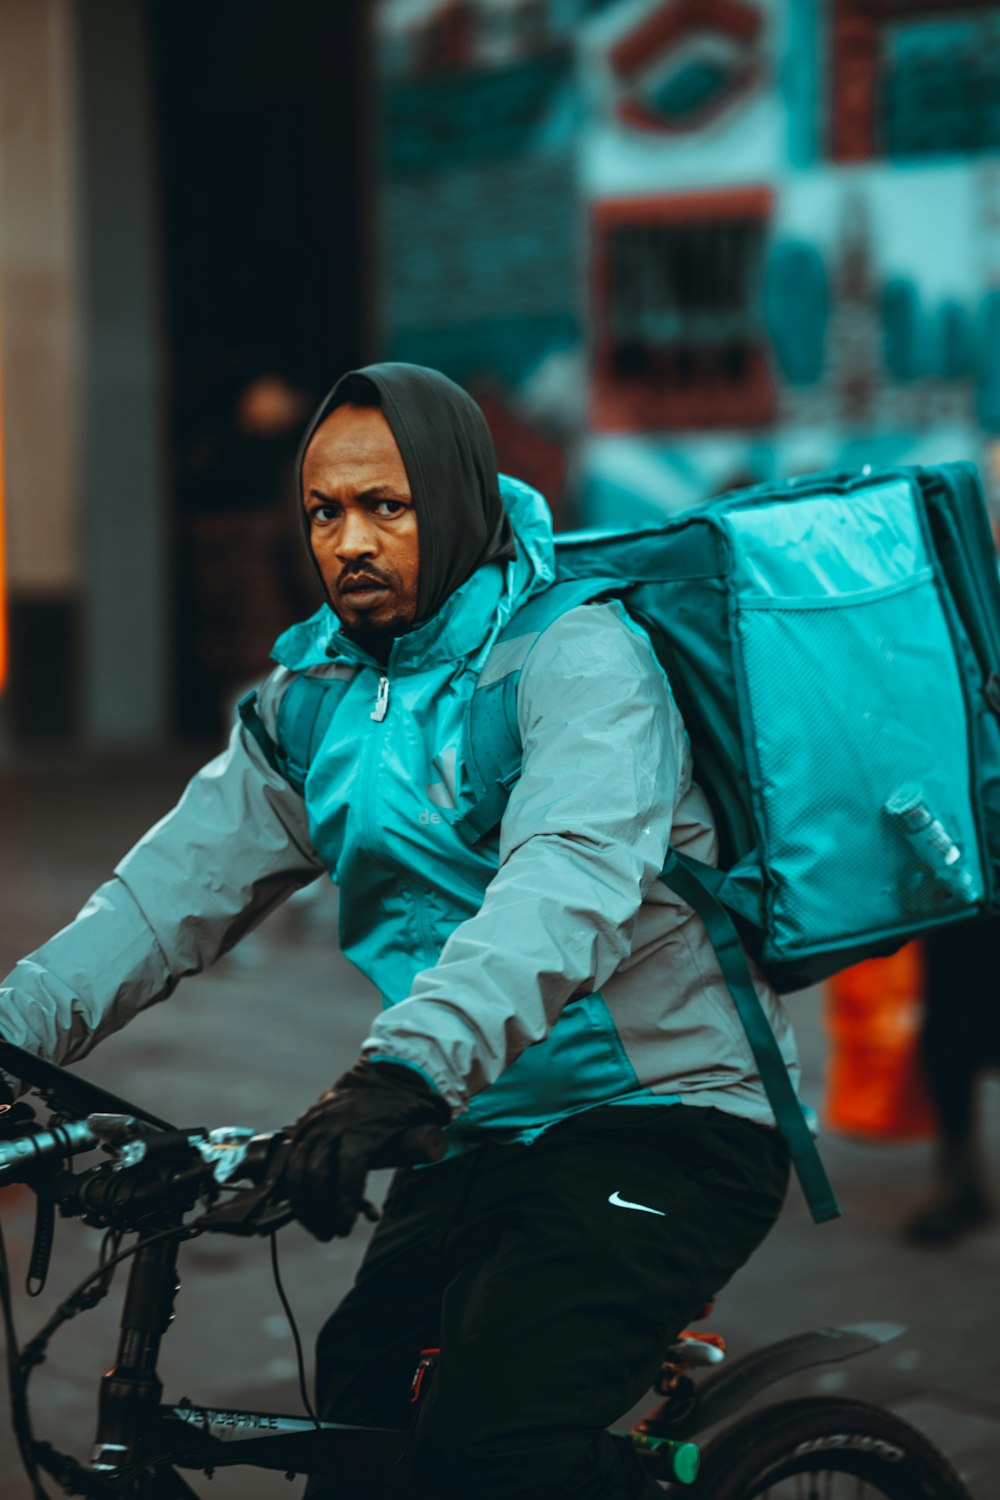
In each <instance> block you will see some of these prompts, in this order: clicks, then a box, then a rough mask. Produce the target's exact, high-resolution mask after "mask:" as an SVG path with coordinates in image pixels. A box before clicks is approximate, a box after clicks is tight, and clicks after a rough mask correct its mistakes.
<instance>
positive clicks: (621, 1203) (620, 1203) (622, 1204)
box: [608, 1188, 667, 1219]
mask: <svg viewBox="0 0 1000 1500" xmlns="http://www.w3.org/2000/svg"><path fill="white" fill-rule="evenodd" d="M608 1202H609V1203H613V1204H614V1205H615V1208H637V1209H638V1210H639V1212H640V1213H641V1214H659V1216H660V1218H661V1219H665V1218H666V1217H667V1216H666V1214H665V1213H664V1211H663V1209H662V1208H647V1207H646V1205H645V1203H630V1202H629V1201H628V1199H627V1198H620V1197H619V1196H618V1189H617V1188H615V1191H614V1192H613V1193H612V1194H611V1197H610V1198H609V1199H608Z"/></svg>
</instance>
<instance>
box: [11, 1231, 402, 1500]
mask: <svg viewBox="0 0 1000 1500" xmlns="http://www.w3.org/2000/svg"><path fill="white" fill-rule="evenodd" d="M149 1239H150V1242H149V1243H146V1242H143V1243H141V1244H140V1246H139V1248H138V1249H137V1251H136V1253H135V1256H134V1258H133V1260H132V1264H131V1268H130V1271H129V1278H128V1286H127V1289H126V1293H125V1300H124V1307H123V1311H122V1319H121V1330H120V1334H119V1340H118V1352H117V1357H116V1360H115V1363H114V1365H113V1366H112V1368H111V1369H110V1370H109V1371H108V1372H107V1374H105V1375H104V1376H102V1378H101V1385H100V1396H99V1400H98V1419H97V1437H96V1441H95V1446H94V1456H93V1459H92V1461H91V1466H90V1472H91V1473H93V1474H96V1475H99V1476H101V1477H102V1478H104V1479H105V1480H109V1481H113V1480H114V1479H115V1478H116V1477H119V1476H122V1475H124V1474H125V1473H126V1472H132V1471H134V1470H135V1468H136V1467H137V1466H141V1467H145V1466H147V1465H158V1464H160V1463H162V1464H165V1465H169V1466H170V1467H172V1468H182V1469H214V1468H222V1467H226V1466H231V1465H234V1464H252V1465H253V1466H255V1467H256V1468H262V1469H276V1470H280V1471H283V1472H285V1473H296V1474H338V1475H340V1476H341V1477H344V1478H352V1477H353V1478H357V1479H360V1480H367V1481H369V1482H370V1480H371V1478H372V1475H373V1473H374V1472H378V1473H379V1474H380V1475H382V1474H384V1475H388V1472H389V1471H390V1470H394V1471H396V1472H397V1473H398V1475H399V1477H400V1481H401V1482H402V1481H403V1479H404V1477H405V1472H406V1469H407V1465H406V1464H405V1455H406V1448H407V1442H406V1433H405V1432H402V1431H400V1430H398V1429H391V1428H381V1427H360V1426H352V1425H348V1424H343V1423H337V1422H321V1423H319V1425H318V1426H317V1425H316V1424H314V1423H313V1422H312V1421H311V1420H310V1419H309V1418H308V1417H297V1416H287V1415H282V1414H279V1413H276V1412H258V1411H235V1410H228V1409H221V1408H218V1407H205V1406H196V1405H194V1404H193V1403H192V1402H190V1401H188V1400H187V1399H182V1400H181V1401H180V1402H179V1403H178V1405H176V1406H172V1405H168V1404H163V1403H162V1402H161V1399H160V1398H161V1396H162V1391H163V1387H162V1382H161V1381H160V1378H159V1376H158V1374H157V1371H156V1366H157V1360H158V1356H159V1349H160V1341H161V1339H162V1337H163V1334H164V1333H165V1332H166V1330H167V1328H168V1327H169V1325H170V1323H171V1321H172V1319H173V1302H174V1297H175V1295H176V1292H177V1289H178V1281H177V1276H176V1264H177V1252H178V1245H177V1242H176V1241H175V1240H173V1239H166V1240H164V1239H156V1240H155V1241H154V1240H153V1237H152V1236H150V1237H149ZM39 1456H40V1457H41V1458H42V1461H43V1462H44V1454H40V1455H39ZM177 1484H178V1485H182V1484H183V1481H181V1480H180V1479H179V1478H178V1480H177ZM185 1492H186V1493H190V1491H188V1489H187V1486H184V1488H183V1490H182V1489H177V1493H178V1494H182V1493H185Z"/></svg>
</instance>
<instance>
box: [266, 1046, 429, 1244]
mask: <svg viewBox="0 0 1000 1500" xmlns="http://www.w3.org/2000/svg"><path fill="white" fill-rule="evenodd" d="M450 1118H451V1110H450V1109H449V1108H448V1105H447V1104H446V1103H445V1101H444V1099H442V1097H441V1095H440V1094H438V1093H435V1091H434V1090H433V1089H432V1088H431V1087H430V1085H429V1084H427V1083H425V1082H424V1080H423V1078H422V1077H421V1076H420V1074H419V1073H418V1072H416V1070H415V1069H413V1068H408V1067H406V1066H404V1065H402V1064H399V1063H368V1062H359V1063H356V1064H355V1066H354V1067H353V1068H352V1069H351V1071H350V1072H349V1073H345V1074H344V1076H343V1077H342V1078H338V1079H337V1082H336V1083H335V1084H334V1085H333V1088H332V1089H329V1090H328V1091H327V1092H326V1093H325V1094H323V1095H322V1096H321V1097H320V1098H319V1099H318V1100H317V1102H316V1103H315V1104H314V1105H313V1106H312V1108H311V1109H308V1110H306V1112H305V1114H304V1115H302V1116H301V1117H300V1118H299V1119H298V1120H296V1122H295V1125H294V1126H293V1127H292V1130H291V1132H290V1134H291V1137H292V1142H291V1146H290V1148H289V1153H288V1160H287V1162H286V1165H285V1177H284V1183H285V1188H286V1191H287V1193H288V1198H289V1202H290V1203H291V1206H292V1212H293V1213H294V1214H295V1217H296V1218H297V1219H298V1220H299V1222H300V1223H301V1224H304V1225H305V1227H306V1228H307V1229H308V1230H309V1232H310V1233H311V1234H314V1235H315V1236H316V1238H317V1239H319V1240H330V1239H333V1237H334V1235H337V1236H339V1237H342V1236H344V1235H348V1234H350V1232H351V1230H352V1229H353V1228H354V1225H355V1223H356V1222H357V1217H358V1214H359V1213H361V1212H362V1210H363V1209H364V1208H365V1206H366V1205H365V1201H364V1190H365V1179H366V1177H367V1176H368V1173H369V1171H370V1170H371V1169H372V1168H373V1167H395V1166H405V1165H408V1164H410V1163H412V1162H414V1161H418V1160H422V1161H439V1160H440V1159H441V1157H442V1156H443V1155H444V1153H445V1150H446V1142H445V1139H444V1136H443V1135H442V1134H441V1131H440V1128H439V1127H440V1126H442V1125H447V1123H448V1121H449V1119H450ZM415 1126H427V1127H430V1129H428V1130H427V1131H426V1132H425V1133H424V1135H423V1137H422V1138H418V1139H417V1140H416V1141H415V1140H414V1139H413V1137H412V1136H411V1137H410V1139H409V1140H408V1141H406V1142H404V1137H405V1136H406V1135H407V1133H408V1132H409V1131H412V1130H413V1128H414V1127H415Z"/></svg>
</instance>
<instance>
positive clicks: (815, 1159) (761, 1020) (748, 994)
mask: <svg viewBox="0 0 1000 1500" xmlns="http://www.w3.org/2000/svg"><path fill="white" fill-rule="evenodd" d="M660 879H661V880H662V881H663V883H664V884H665V885H666V886H668V887H669V888H670V890H672V891H673V892H674V893H675V894H676V895H678V896H680V898H681V900H682V901H686V902H687V904H688V906H691V907H693V908H694V910H695V911H696V912H697V914H698V916H699V917H700V918H701V920H702V921H703V922H704V924H705V928H706V930H707V932H708V936H709V940H710V941H711V944H712V947H713V948H714V949H715V956H716V958H717V959H718V961H719V968H720V969H721V970H722V977H723V979H724V981H725V984H726V988H727V989H728V991H729V994H730V997H731V999H732V1002H733V1004H734V1006H735V1007H736V1011H737V1014H738V1015H739V1018H740V1020H741V1022H742V1023H743V1030H744V1031H745V1033H746V1038H747V1041H748V1042H749V1044H750V1050H751V1052H752V1053H753V1057H754V1062H755V1063H756V1064H757V1071H758V1073H759V1074H760V1081H761V1083H762V1084H763V1086H764V1092H765V1093H766V1095H767V1097H768V1101H769V1103H770V1105H771V1108H772V1110H773V1111H774V1118H775V1120H776V1121H777V1125H778V1129H779V1130H780V1131H781V1133H782V1135H783V1136H784V1137H785V1140H786V1142H787V1143H788V1149H789V1151H790V1152H791V1157H792V1163H793V1165H794V1167H795V1173H796V1176H797V1177H798V1179H799V1182H800V1184H801V1186H802V1192H803V1194H804V1196H805V1200H806V1202H807V1203H808V1205H809V1211H810V1213H811V1214H812V1218H813V1222H814V1223H815V1224H822V1223H824V1222H825V1221H826V1220H828V1219H835V1218H837V1217H838V1216H839V1214H840V1206H839V1204H838V1203H837V1199H836V1196H835V1194H834V1191H833V1187H832V1186H831V1183H830V1179H829V1177H828V1176H827V1175H826V1169H825V1167H824V1166H823V1163H822V1161H821V1160H820V1155H819V1152H818V1151H817V1149H816V1142H815V1141H814V1140H813V1138H812V1135H811V1134H810V1131H809V1127H808V1125H807V1124H806V1120H805V1115H804V1114H803V1110H802V1105H801V1104H800V1103H799V1101H798V1099H797V1098H796V1096H795V1090H794V1089H793V1088H792V1080H791V1079H790V1078H789V1076H788V1069H787V1068H786V1066H785V1060H784V1058H783V1057H782V1055H781V1052H780V1050H779V1048H778V1043H777V1041H776V1040H775V1035H774V1032H773V1031H772V1030H771V1024H770V1022H769V1021H768V1019H767V1015H766V1013H765V1011H764V1007H763V1006H762V1005H761V1003H760V997H759V995H758V994H757V987H756V985H755V984H754V982H753V977H752V975H751V973H750V966H749V965H748V963H747V959H746V954H745V953H744V951H743V945H742V943H741V942H740V938H739V933H738V932H737V930H736V925H735V923H734V922H733V919H732V917H731V916H730V914H729V912H728V911H727V910H726V908H725V907H724V906H723V905H722V903H721V902H720V901H719V900H718V898H717V897H716V895H715V894H714V892H713V890H712V887H713V886H715V885H717V883H718V879H719V872H718V871H717V870H714V869H712V868H711V867H710V866H708V865H703V864H702V863H701V861H700V860H694V859H689V858H687V857H686V856H685V855H683V854H680V853H678V851H677V850H676V849H671V850H670V852H669V855H668V858H667V863H666V865H665V866H664V868H663V873H662V875H661V876H660Z"/></svg>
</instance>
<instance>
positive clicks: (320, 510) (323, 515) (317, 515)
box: [312, 505, 336, 524]
mask: <svg viewBox="0 0 1000 1500" xmlns="http://www.w3.org/2000/svg"><path fill="white" fill-rule="evenodd" d="M335 515H336V512H335V510H334V507H333V506H332V505H317V506H316V507H315V509H314V510H313V513H312V518H313V521H320V522H322V523H324V524H325V523H326V522H328V521H332V520H333V519H334V517H335Z"/></svg>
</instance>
